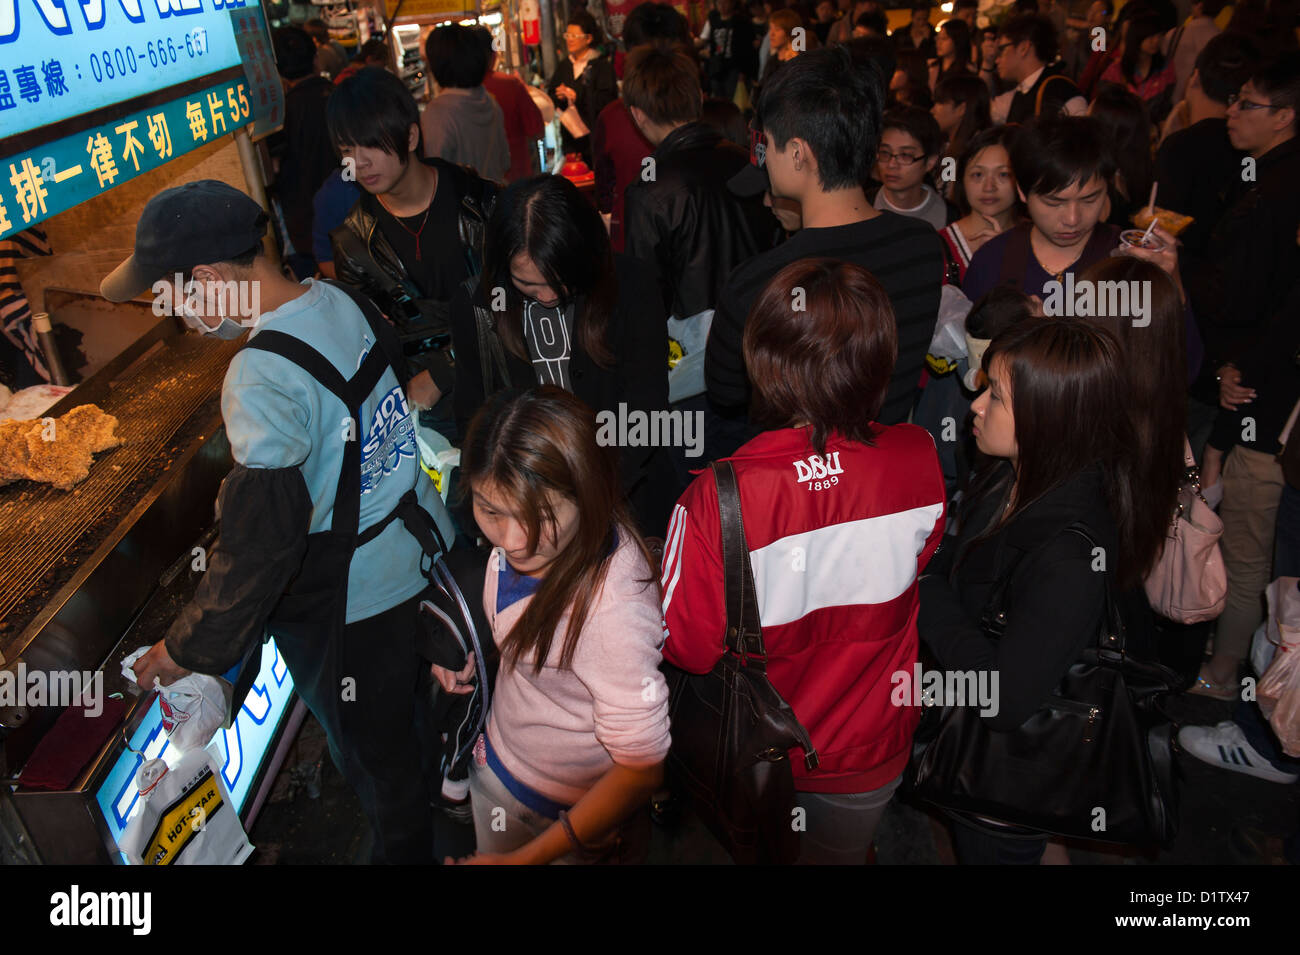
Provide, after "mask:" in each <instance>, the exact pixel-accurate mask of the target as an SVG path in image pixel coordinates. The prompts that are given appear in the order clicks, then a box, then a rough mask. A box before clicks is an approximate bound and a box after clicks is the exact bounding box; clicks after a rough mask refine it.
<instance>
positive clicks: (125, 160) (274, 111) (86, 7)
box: [0, 0, 284, 239]
mask: <svg viewBox="0 0 1300 955" xmlns="http://www.w3.org/2000/svg"><path fill="white" fill-rule="evenodd" d="M69 11H71V13H70V12H69ZM73 14H75V16H74V15H73ZM78 17H80V20H78V19H77V18H78ZM88 24H93V25H92V26H90V27H89V28H88V29H87V25H88ZM74 27H76V28H75V29H74ZM19 38H21V41H22V42H17V41H18V40H19ZM283 121H284V93H283V90H282V89H281V86H280V78H279V76H278V74H277V73H276V68H275V60H274V57H273V55H272V52H271V44H270V37H269V34H268V33H267V29H266V21H265V18H264V17H263V15H262V10H261V8H260V7H258V6H257V0H0V134H2V135H3V139H0V239H3V238H4V237H6V236H8V235H12V234H14V233H16V232H21V231H22V230H23V229H26V228H28V227H30V226H34V225H36V224H37V223H39V222H40V221H42V220H43V219H47V218H49V217H50V216H52V215H55V214H57V213H59V212H62V211H64V210H65V209H70V208H72V207H73V206H75V205H78V204H79V203H82V202H85V201H86V200H87V199H91V198H94V197H95V196H97V195H99V194H100V193H102V192H105V191H107V190H109V189H112V188H114V187H115V186H120V185H121V184H122V183H124V182H127V181H128V180H130V179H134V178H135V177H136V176H139V175H142V174H144V173H147V172H149V171H150V170H152V169H155V168H157V167H158V166H161V165H163V164H164V163H166V162H170V161H171V160H172V159H174V158H175V157H177V156H181V155H184V154H185V153H187V152H189V151H190V150H192V149H197V148H198V147H200V146H203V145H205V144H206V143H208V142H211V141H213V140H215V139H217V138H219V137H222V136H225V135H227V134H229V133H233V132H235V130H236V129H239V128H242V127H244V126H246V125H248V124H249V123H250V122H253V123H254V124H255V125H254V127H253V133H254V135H258V136H260V135H266V134H267V133H269V132H270V131H272V130H274V129H275V128H277V127H278V126H279V125H280V124H281V123H282V122H283Z"/></svg>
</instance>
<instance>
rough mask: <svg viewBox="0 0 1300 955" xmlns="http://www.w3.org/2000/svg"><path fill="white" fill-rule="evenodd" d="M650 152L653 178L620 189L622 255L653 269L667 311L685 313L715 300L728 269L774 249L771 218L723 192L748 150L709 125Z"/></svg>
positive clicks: (753, 202)
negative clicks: (656, 271) (622, 234)
mask: <svg viewBox="0 0 1300 955" xmlns="http://www.w3.org/2000/svg"><path fill="white" fill-rule="evenodd" d="M651 156H652V158H653V159H654V167H653V169H654V176H653V178H641V179H637V180H635V181H634V182H633V183H632V184H631V185H630V186H628V187H627V192H626V193H625V194H624V201H625V204H626V205H625V208H626V213H625V216H624V221H625V223H626V226H625V228H624V235H625V236H626V244H625V246H624V252H625V253H626V254H628V255H630V256H632V257H633V258H638V259H641V260H642V261H645V262H649V263H653V264H654V265H655V266H656V268H657V270H658V273H659V274H658V281H659V285H660V288H661V289H662V291H663V295H664V306H665V308H666V309H667V310H668V313H669V314H670V315H675V316H676V317H677V318H689V317H690V316H692V315H697V314H699V313H700V312H702V311H704V310H705V309H708V308H713V307H714V306H715V305H716V304H717V296H718V290H719V287H720V286H721V285H722V284H723V283H724V282H726V280H727V276H729V275H730V274H731V270H732V269H734V268H735V267H736V266H737V265H739V264H740V263H741V262H744V261H745V260H747V259H750V258H752V257H753V256H755V255H757V254H758V253H759V252H763V251H766V250H767V249H768V248H770V247H771V245H772V239H773V238H774V237H775V233H776V220H775V219H774V218H773V217H772V214H771V213H770V212H769V211H768V210H767V209H765V208H764V207H763V205H762V202H761V200H759V199H758V198H757V197H755V198H753V199H740V198H737V197H736V196H735V195H734V194H732V193H731V192H730V191H729V190H728V189H727V180H728V179H730V178H731V177H732V176H734V175H735V174H736V173H737V172H738V171H739V170H740V169H742V168H743V167H744V166H745V165H746V164H747V163H748V162H749V155H748V154H747V153H746V152H745V150H743V149H741V148H740V147H739V146H737V145H736V144H735V143H732V142H730V141H729V140H725V139H723V138H722V136H721V134H720V133H718V132H717V131H716V130H714V129H713V128H711V127H709V126H705V125H704V124H703V123H687V124H686V125H685V126H681V127H679V128H677V129H675V130H673V131H672V132H671V133H669V134H668V136H667V137H666V138H665V139H664V141H663V142H662V143H660V144H659V146H658V148H657V149H655V151H654V152H653V153H652V154H651Z"/></svg>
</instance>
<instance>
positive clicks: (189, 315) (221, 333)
mask: <svg viewBox="0 0 1300 955" xmlns="http://www.w3.org/2000/svg"><path fill="white" fill-rule="evenodd" d="M202 290H203V285H202V284H200V283H199V282H197V281H195V280H193V279H191V280H190V284H189V285H187V286H185V301H184V302H182V303H181V315H182V316H183V317H184V318H185V324H186V325H189V326H190V328H192V329H194V330H195V331H197V332H198V333H199V334H200V335H208V336H211V337H212V338H219V339H221V340H222V341H233V340H234V339H236V338H238V337H239V336H240V335H242V334H244V331H245V329H244V326H243V325H240V324H239V323H238V322H236V321H232V320H231V319H229V318H227V317H226V305H225V302H224V301H223V300H222V299H223V298H224V296H222V295H217V296H216V299H217V315H218V316H220V318H221V322H220V323H219V324H218V325H217V327H216V328H213V327H211V326H210V325H208V323H207V322H205V321H203V319H202V318H201V317H200V314H201V313H200V312H199V310H198V309H197V308H196V307H195V303H196V302H198V301H200V300H201V296H202V295H203V291H202Z"/></svg>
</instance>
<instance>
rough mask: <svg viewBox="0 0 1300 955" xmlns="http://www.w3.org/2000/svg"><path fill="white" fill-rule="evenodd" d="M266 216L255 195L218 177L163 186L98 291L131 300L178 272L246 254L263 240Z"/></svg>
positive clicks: (116, 299)
mask: <svg viewBox="0 0 1300 955" xmlns="http://www.w3.org/2000/svg"><path fill="white" fill-rule="evenodd" d="M267 218H268V217H267V215H266V213H265V212H263V211H262V207H261V206H259V205H258V204H257V203H256V202H254V201H253V200H252V199H251V198H249V197H248V196H247V195H245V194H244V193H242V192H240V191H239V190H238V189H236V188H234V187H233V186H228V185H226V184H225V183H224V182H218V181H217V180H215V179H200V180H199V181H198V182H187V183H185V185H183V186H177V187H176V188H174V189H167V190H165V191H163V192H160V193H158V195H156V196H154V197H153V198H152V199H150V200H149V202H148V204H147V205H146V206H145V207H144V211H143V212H141V213H140V221H139V222H138V223H137V224H136V227H135V253H134V254H133V255H132V256H131V257H130V258H129V259H127V260H126V261H125V262H123V263H122V264H121V265H119V266H118V267H117V268H115V269H114V270H113V271H112V272H110V273H109V275H108V277H107V278H105V279H104V281H103V282H101V283H100V284H99V294H101V295H103V296H104V298H106V299H108V300H109V301H110V302H127V301H130V300H131V299H133V298H135V297H136V296H138V295H143V294H144V293H145V292H147V291H149V290H150V289H151V288H152V287H153V284H154V283H155V282H157V281H158V280H159V279H162V278H166V277H167V276H169V275H173V274H175V273H176V272H183V273H188V272H189V271H190V270H191V269H193V268H194V266H196V265H207V264H210V263H212V262H225V261H227V260H229V259H233V258H235V257H236V256H239V255H243V254H244V253H245V252H248V251H249V250H250V249H254V248H256V247H257V246H258V245H259V244H260V243H261V241H262V235H263V234H264V233H265V232H266V223H267Z"/></svg>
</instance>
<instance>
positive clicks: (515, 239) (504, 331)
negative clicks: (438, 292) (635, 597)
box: [451, 176, 677, 537]
mask: <svg viewBox="0 0 1300 955" xmlns="http://www.w3.org/2000/svg"><path fill="white" fill-rule="evenodd" d="M483 259H484V262H483V274H482V276H481V277H480V280H479V281H478V283H477V285H473V284H472V283H466V284H465V285H464V286H462V288H461V290H460V291H459V292H458V294H457V296H456V297H455V298H453V299H452V302H451V334H452V345H453V347H454V349H455V353H456V362H457V364H456V388H455V392H454V399H455V401H454V403H455V409H456V421H457V424H458V425H459V427H460V429H461V434H464V433H465V430H464V429H465V428H466V427H467V426H468V422H469V420H470V418H471V417H473V415H474V413H475V412H476V411H477V410H478V409H479V407H480V406H481V405H482V404H483V402H484V401H485V400H486V399H487V398H488V397H489V396H491V395H492V394H494V393H495V392H497V391H499V390H501V389H503V388H520V387H527V386H529V385H532V384H539V385H555V386H557V387H560V388H563V389H564V390H565V391H569V392H571V393H573V394H574V395H576V396H577V397H578V398H580V399H582V401H584V402H585V403H586V404H587V405H589V406H590V407H591V408H593V409H595V410H596V411H597V412H601V411H608V412H610V413H611V414H613V415H614V416H615V418H616V420H622V415H623V414H624V413H626V414H633V413H635V412H638V411H641V412H645V413H647V414H649V413H651V412H654V411H666V410H667V408H668V374H667V368H666V366H665V364H664V361H665V359H664V356H665V355H667V354H668V324H667V322H668V317H667V315H665V314H664V305H663V297H662V295H660V293H659V289H658V286H657V285H656V284H655V282H654V279H653V276H652V275H651V274H649V273H648V272H647V271H646V269H645V268H644V267H641V266H640V265H639V264H638V263H636V261H635V260H633V259H630V258H627V257H625V256H623V255H619V254H616V253H615V252H614V250H613V248H612V247H611V245H610V242H609V234H608V233H607V232H606V231H605V225H604V223H603V222H601V219H600V214H599V213H598V212H597V211H596V210H595V208H594V207H593V206H592V205H591V204H590V203H589V202H587V200H586V199H584V198H583V197H582V195H581V193H579V192H578V189H577V187H576V186H574V185H573V184H572V183H571V182H569V181H568V180H567V179H565V178H564V177H562V176H537V177H535V178H532V179H526V180H524V181H522V182H517V183H515V184H513V185H512V186H510V187H509V188H508V189H506V190H505V191H504V192H503V193H501V196H500V198H499V199H498V200H497V203H496V207H495V209H494V210H493V213H492V217H491V219H489V220H488V225H487V235H486V239H485V242H484V255H483ZM619 463H620V470H621V474H622V479H623V488H624V491H625V492H626V493H627V494H628V496H629V499H630V501H631V503H632V507H633V510H634V511H635V512H636V515H637V520H638V522H639V524H640V527H641V529H642V530H643V532H644V533H646V534H647V535H649V536H653V537H662V536H663V530H664V527H665V525H666V524H667V521H668V511H669V509H670V508H671V507H672V501H673V496H674V495H675V494H676V492H677V486H676V482H675V480H674V478H673V476H672V474H673V468H672V462H671V461H670V460H669V458H668V456H667V454H666V453H665V452H664V451H663V449H660V448H655V447H647V446H635V447H634V446H630V445H628V444H627V443H626V442H624V443H623V444H622V445H621V446H620V457H619Z"/></svg>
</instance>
